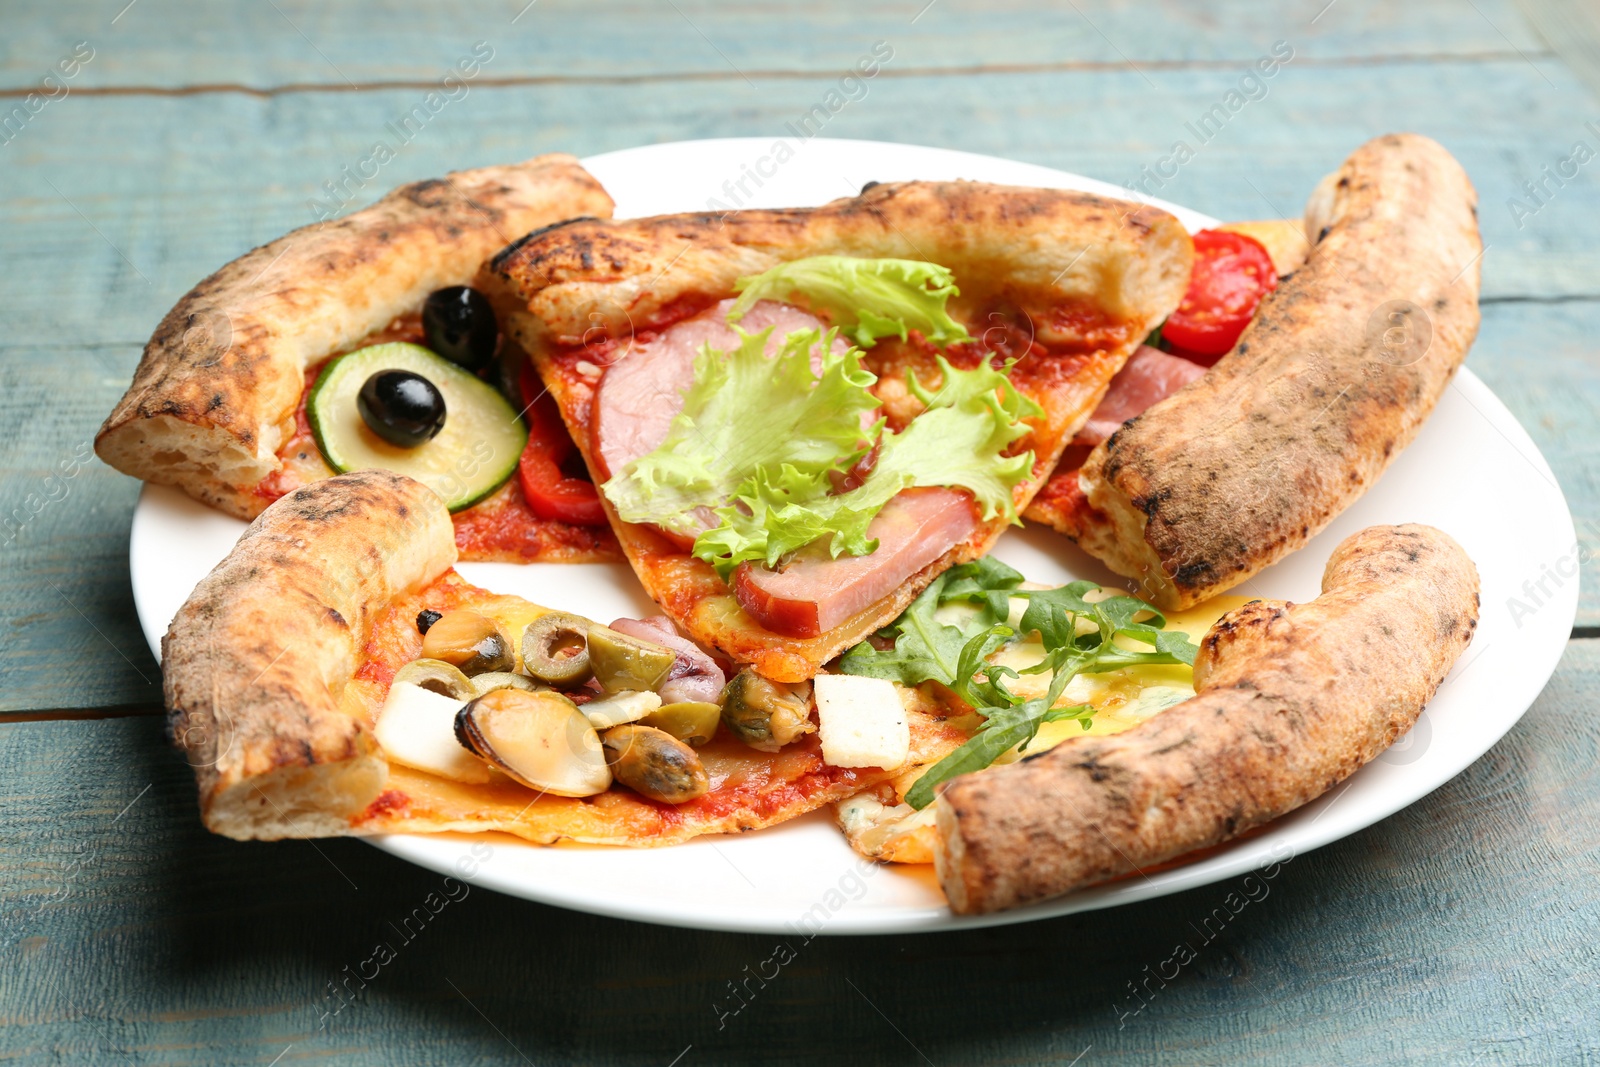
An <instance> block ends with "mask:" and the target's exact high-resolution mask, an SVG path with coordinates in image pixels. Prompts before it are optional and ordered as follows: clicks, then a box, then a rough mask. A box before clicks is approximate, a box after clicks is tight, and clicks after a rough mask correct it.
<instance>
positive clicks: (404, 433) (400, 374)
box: [356, 370, 445, 448]
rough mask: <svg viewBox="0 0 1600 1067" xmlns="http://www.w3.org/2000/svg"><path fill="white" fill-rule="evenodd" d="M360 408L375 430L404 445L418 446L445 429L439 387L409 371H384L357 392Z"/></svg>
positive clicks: (368, 423) (379, 434)
mask: <svg viewBox="0 0 1600 1067" xmlns="http://www.w3.org/2000/svg"><path fill="white" fill-rule="evenodd" d="M356 410H358V411H360V412H361V418H362V419H363V420H364V421H365V422H366V424H367V425H368V426H369V427H371V428H372V432H373V433H375V434H377V435H378V436H379V437H381V438H383V439H384V440H385V441H388V442H389V443H390V444H391V445H399V446H400V447H401V448H416V447H417V446H418V445H420V444H422V443H424V442H426V441H430V440H432V439H433V438H435V437H437V436H438V435H439V431H440V430H442V429H444V415H445V412H444V397H443V396H441V395H440V394H439V387H438V386H436V385H434V384H433V383H432V382H430V381H428V379H426V378H424V377H423V376H422V375H420V374H414V373H412V372H411V371H408V370H381V371H379V372H378V373H376V374H374V375H373V376H372V377H370V378H368V379H367V380H366V382H365V383H364V384H363V385H362V386H361V392H359V393H357V394H356Z"/></svg>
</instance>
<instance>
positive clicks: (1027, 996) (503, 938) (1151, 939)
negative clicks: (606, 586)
mask: <svg viewBox="0 0 1600 1067" xmlns="http://www.w3.org/2000/svg"><path fill="white" fill-rule="evenodd" d="M1597 697H1600V641H1578V642H1574V643H1573V645H1572V647H1571V648H1570V649H1569V650H1568V652H1567V655H1566V657H1565V659H1564V660H1563V662H1562V665H1561V667H1560V669H1559V671H1558V673H1557V674H1556V676H1555V679H1554V681H1553V682H1552V684H1551V686H1550V687H1549V688H1548V689H1547V690H1546V692H1545V693H1544V695H1543V696H1542V697H1541V698H1540V699H1539V701H1538V702H1537V704H1535V706H1534V707H1533V709H1532V710H1531V711H1530V712H1529V714H1528V716H1527V717H1526V719H1525V720H1524V721H1523V722H1522V723H1521V724H1520V725H1519V726H1517V727H1516V728H1515V729H1514V730H1513V731H1512V732H1511V734H1510V735H1508V737H1507V738H1506V739H1505V740H1503V741H1502V742H1501V743H1500V744H1499V745H1498V746H1496V747H1495V748H1494V749H1493V750H1492V751H1491V752H1490V753H1489V754H1488V755H1487V756H1486V757H1485V758H1483V759H1482V760H1480V761H1479V762H1478V763H1477V764H1475V765H1474V766H1473V767H1471V768H1470V769H1469V770H1467V771H1466V772H1464V773H1463V774H1461V775H1460V776H1459V777H1457V778H1456V779H1455V780H1453V781H1451V782H1450V783H1448V784H1447V785H1445V786H1444V787H1442V788H1441V789H1440V790H1438V791H1437V792H1436V793H1434V794H1432V795H1431V796H1429V797H1427V798H1425V799H1423V800H1422V801H1420V802H1418V803H1417V804H1416V805H1414V806H1412V807H1411V808H1409V809H1407V810H1405V811H1403V812H1401V813H1399V814H1397V815H1395V816H1393V817H1392V818H1390V819H1388V820H1386V821H1384V822H1382V823H1380V824H1378V825H1377V826H1375V827H1372V828H1370V829H1368V830H1366V831H1363V832H1361V833H1358V834H1356V835H1354V836H1352V837H1350V838H1348V839H1347V840H1345V841H1342V842H1339V843H1337V844H1335V845H1332V846H1329V847H1327V848H1324V849H1321V850H1319V851H1317V852H1314V853H1311V854H1309V855H1304V856H1300V857H1296V858H1294V859H1293V860H1291V861H1290V862H1288V863H1286V864H1284V865H1283V867H1282V868H1281V869H1280V870H1279V872H1278V873H1277V874H1276V876H1275V877H1273V878H1271V879H1265V880H1263V879H1261V878H1260V877H1259V876H1258V877H1257V879H1256V881H1254V882H1251V883H1247V882H1245V880H1244V879H1234V880H1232V881H1230V882H1227V883H1222V884H1218V885H1215V886H1212V887H1208V888H1203V889H1198V890H1194V891H1192V892H1189V893H1184V894H1181V895H1177V896H1172V897H1168V898H1165V899H1162V900H1157V901H1152V902H1149V903H1145V904H1139V905H1134V906H1130V907H1126V908H1121V909H1117V910H1114V911H1109V912H1099V913H1090V914H1087V915H1079V916H1072V917H1068V918H1064V919H1059V920H1052V921H1048V922H1041V923H1034V924H1030V925H1027V926H1019V927H1008V928H999V929H992V930H984V931H975V932H970V933H960V934H943V935H931V936H902V937H888V938H838V939H833V938H825V937H819V938H816V939H814V940H811V941H803V940H800V939H796V938H789V939H787V940H788V941H790V942H793V944H792V945H791V946H790V947H791V948H792V950H793V952H794V955H795V958H794V959H793V960H792V961H791V962H789V963H788V964H787V965H786V966H782V967H781V968H780V967H777V966H776V965H774V964H768V963H766V962H765V961H767V960H769V959H771V958H772V957H773V953H774V950H775V947H776V944H777V942H778V940H779V939H778V938H775V937H771V936H743V935H731V934H714V933H704V932H696V931H685V930H676V929H669V928H664V927H650V926H644V925H640V924H635V923H629V922H622V921H617V920H611V919H606V918H600V917H593V916H587V915H580V914H577V913H572V912H564V911H558V910H555V909H552V908H547V907H542V906H539V905H534V904H529V903H526V902H523V901H519V900H514V899H511V898H509V897H503V896H498V895H495V894H493V893H491V892H489V891H487V890H483V889H476V888H467V887H463V888H467V892H466V894H465V895H464V896H463V895H462V894H461V890H460V889H456V890H454V893H455V895H456V897H457V898H458V899H456V900H454V901H452V902H450V903H448V904H446V905H444V906H443V907H442V908H440V909H439V910H438V913H437V915H436V916H429V920H428V921H427V922H426V923H424V924H420V925H414V926H413V927H412V928H411V930H410V933H409V936H408V935H406V934H402V933H400V932H398V931H399V927H400V926H401V924H402V923H403V921H404V920H405V918H406V917H407V916H409V915H411V914H412V913H413V910H414V909H416V908H418V907H421V906H423V902H424V900H425V898H426V897H427V896H428V894H429V893H440V892H442V890H443V889H445V888H446V886H445V885H444V883H443V882H442V880H441V879H440V878H439V877H438V876H436V875H433V874H430V873H428V872H425V871H422V870H420V869H418V868H414V867H411V866H408V865H406V864H404V863H403V862H401V861H399V860H396V859H393V858H391V857H389V856H387V855H385V854H382V853H379V852H378V851H376V850H375V849H371V848H368V847H367V846H365V845H362V844H360V843H358V842H354V841H344V840H338V841H323V842H318V843H315V844H311V843H305V842H286V843H278V844H260V843H253V844H239V843H235V842H230V841H224V840H222V839H219V838H215V837H211V836H208V835H207V834H205V833H204V832H203V831H202V830H201V829H200V828H199V826H198V825H197V823H196V820H195V815H194V796H193V786H192V782H191V780H190V777H189V772H188V770H187V768H185V767H183V766H182V765H181V764H180V763H179V761H178V760H177V759H176V758H175V757H174V756H173V755H172V753H171V752H169V751H167V750H166V749H165V747H164V744H163V742H162V740H161V737H160V730H159V726H158V725H157V724H156V723H155V722H152V721H149V720H116V721H103V722H93V723H83V722H76V723H29V724H22V725H10V726H0V804H3V807H4V810H5V811H6V813H7V817H6V819H5V820H4V822H3V824H0V872H3V874H0V926H3V928H4V931H5V936H4V938H3V940H0V953H3V956H0V1004H3V1005H4V1008H3V1009H0V1015H3V1019H4V1022H5V1024H6V1025H5V1026H4V1028H3V1030H0V1055H4V1056H6V1057H7V1058H8V1061H9V1062H14V1063H17V1064H23V1065H27V1064H46V1063H59V1062H68V1063H100V1062H105V1063H120V1064H158V1063H159V1064H164V1065H167V1064H170V1065H182V1064H216V1063H224V1062H226V1063H239V1062H256V1063H263V1064H264V1063H268V1062H272V1061H273V1059H274V1057H278V1056H280V1055H281V1056H282V1059H281V1061H279V1062H282V1063H293V1062H297V1061H301V1060H309V1059H331V1058H337V1059H338V1060H339V1062H342V1063H352V1064H380V1063H381V1064H405V1063H425V1062H432V1063H436V1062H442V1061H446V1060H448V1061H449V1062H455V1063H467V1062H496V1063H498V1062H522V1061H523V1060H525V1061H526V1062H529V1063H540V1064H543V1063H567V1062H583V1063H595V1064H623V1063H628V1064H640V1063H654V1064H666V1063H670V1062H672V1061H673V1057H675V1056H679V1055H680V1054H684V1056H683V1059H682V1061H681V1063H683V1064H716V1063H738V1064H746V1063H753V1062H761V1063H774V1064H790V1063H796V1064H797V1063H816V1062H829V1063H869V1062H870V1063H887V1062H897V1063H898V1062H904V1063H922V1062H924V1060H923V1057H926V1061H927V1062H931V1063H936V1064H939V1065H940V1067H956V1065H961V1064H993V1063H1042V1062H1055V1063H1066V1062H1068V1061H1071V1060H1072V1059H1073V1057H1074V1056H1078V1055H1080V1053H1081V1054H1083V1058H1082V1062H1083V1063H1096V1062H1106V1061H1111V1060H1115V1061H1117V1062H1130V1063H1146V1062H1157V1061H1162V1062H1165V1061H1166V1060H1168V1059H1171V1058H1173V1057H1176V1058H1178V1059H1181V1060H1182V1061H1183V1062H1188V1063H1217V1064H1235V1063H1246V1062H1250V1063H1255V1062H1262V1063H1267V1062H1291V1063H1301V1062H1311V1061H1315V1062H1323V1063H1339V1064H1349V1065H1364V1064H1381V1065H1388V1064H1393V1063H1402V1062H1405V1063H1413V1062H1415V1063H1421V1062H1430V1063H1432V1062H1438V1063H1456V1064H1465V1063H1478V1064H1480V1065H1484V1064H1489V1065H1493V1064H1507V1063H1558V1062H1577V1061H1579V1060H1582V1059H1583V1058H1584V1057H1585V1056H1586V1055H1587V1054H1588V1053H1589V1052H1592V1050H1593V1049H1594V1048H1595V1047H1597V1045H1600V1017H1597V1016H1596V1015H1595V1013H1594V1011H1593V1006H1594V1004H1595V1002H1596V997H1597V995H1600V988H1597V986H1596V974H1597V973H1600V972H1597V965H1600V955H1597V951H1596V948H1595V932H1596V930H1597V929H1600V883H1597V881H1596V879H1595V878H1594V877H1593V874H1594V871H1595V860H1594V857H1595V855H1596V854H1597V852H1600V770H1597V767H1600V760H1597V759H1596V756H1597V753H1600V719H1597V718H1596V717H1595V716H1594V715H1593V714H1592V709H1593V707H1594V703H1595V700H1596V699H1597ZM1230 892H1232V893H1235V894H1239V896H1238V897H1236V898H1235V899H1236V900H1237V899H1240V897H1243V896H1244V895H1245V894H1246V893H1250V894H1252V896H1253V899H1251V900H1250V901H1249V902H1248V903H1247V904H1245V905H1244V906H1243V907H1242V908H1239V909H1238V910H1237V914H1236V915H1228V913H1227V912H1224V914H1225V915H1227V921H1226V922H1225V923H1221V924H1218V923H1217V922H1216V921H1215V916H1214V913H1215V910H1216V909H1218V908H1220V907H1224V901H1225V900H1226V899H1227V897H1228V895H1229V893H1230ZM1208 917H1210V918H1212V920H1213V922H1212V925H1210V926H1207V925H1206V924H1207V920H1208ZM391 924H393V925H391ZM1219 931H1220V932H1219ZM1185 943H1186V944H1188V945H1189V946H1190V950H1191V952H1193V953H1194V954H1195V958H1194V959H1193V960H1192V962H1189V963H1187V964H1184V965H1182V966H1180V967H1173V966H1171V965H1167V964H1166V963H1165V961H1168V960H1169V959H1172V958H1173V955H1174V951H1175V947H1176V946H1177V945H1179V944H1185ZM379 944H387V945H388V946H390V948H391V950H392V951H393V953H394V958H393V960H392V961H390V962H388V963H386V964H383V965H381V966H379V965H377V964H375V963H368V962H366V961H369V960H371V959H372V958H373V953H374V950H375V947H376V946H377V945H379ZM363 968H364V969H365V971H366V974H367V976H368V977H367V979H366V982H365V988H360V987H358V986H356V985H355V982H354V979H352V985H351V988H352V989H354V990H355V991H356V994H357V995H355V996H354V997H353V998H350V999H347V998H346V997H345V996H344V995H343V994H342V993H339V992H337V990H338V989H339V988H340V986H341V983H343V982H344V981H345V980H346V977H347V975H355V974H356V972H358V971H359V970H361V969H363ZM746 968H748V969H749V970H748V971H747V970H746ZM1147 968H1148V970H1147ZM347 969H348V970H347ZM758 971H765V973H766V975H767V980H766V984H765V987H764V988H763V987H762V985H761V984H759V979H753V980H750V985H749V987H748V988H749V989H750V991H751V992H752V993H753V994H754V995H753V996H750V997H749V998H748V1002H747V1006H746V1007H744V1008H743V1009H742V1010H740V1011H738V1012H733V1011H731V1010H730V1009H731V1007H732V1006H733V1004H734V1003H735V1002H734V1001H733V1000H732V997H731V993H730V983H731V984H734V985H737V984H739V983H741V982H744V981H746V980H747V979H749V976H750V975H754V974H756V973H757V972H758ZM1158 972H1164V973H1165V974H1166V976H1167V977H1166V979H1165V980H1164V981H1163V980H1162V979H1160V978H1159V977H1156V978H1151V977H1150V976H1151V975H1157V974H1158ZM1147 982H1148V983H1149V984H1148V985H1145V983H1147ZM330 984H331V988H330ZM1135 988H1138V989H1139V990H1140V993H1139V996H1138V998H1136V997H1135V995H1134V989H1135ZM1146 990H1147V991H1146ZM1141 998H1142V999H1141ZM334 1009H338V1010H337V1011H335V1010H334ZM325 1011H326V1012H328V1013H329V1014H328V1016H327V1018H326V1019H324V1015H323V1013H324V1012H325ZM824 1021H825V1022H824ZM324 1023H325V1024H326V1025H325V1026H324ZM690 1046H692V1051H689V1052H687V1054H685V1053H686V1050H687V1049H689V1048H690ZM1308 1050H1315V1051H1314V1052H1308Z"/></svg>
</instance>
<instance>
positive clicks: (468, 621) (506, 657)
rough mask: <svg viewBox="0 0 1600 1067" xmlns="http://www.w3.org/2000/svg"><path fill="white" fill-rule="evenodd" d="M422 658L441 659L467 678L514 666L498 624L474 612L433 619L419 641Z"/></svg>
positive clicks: (447, 614) (460, 612)
mask: <svg viewBox="0 0 1600 1067" xmlns="http://www.w3.org/2000/svg"><path fill="white" fill-rule="evenodd" d="M422 655H423V657H424V658H426V659H438V660H443V661H444V662H446V663H448V664H450V665H451V666H453V667H456V668H458V669H459V670H460V671H461V673H462V674H465V675H466V676H467V677H469V678H470V677H472V676H473V675H475V674H488V673H490V672H491V671H509V670H511V669H513V668H514V667H516V665H517V660H516V657H515V656H514V655H512V652H511V642H510V641H508V640H506V635H505V634H504V633H503V632H502V631H501V629H500V627H499V625H498V624H496V623H495V621H494V620H493V619H490V618H488V617H487V616H484V615H479V614H478V613H477V612H475V611H447V612H445V613H444V614H443V615H441V616H439V618H437V619H435V620H434V623H433V625H432V626H430V627H428V633H427V635H426V636H425V637H423V639H422Z"/></svg>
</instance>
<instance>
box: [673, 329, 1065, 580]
mask: <svg viewBox="0 0 1600 1067" xmlns="http://www.w3.org/2000/svg"><path fill="white" fill-rule="evenodd" d="M938 364H939V372H940V384H939V387H938V388H937V389H928V388H925V387H924V386H923V385H922V384H921V383H920V382H918V381H917V378H916V376H915V375H914V374H913V375H910V376H909V377H908V380H907V386H908V388H909V389H910V391H911V392H912V394H913V395H914V396H916V398H917V399H918V400H920V401H921V402H922V403H923V404H924V405H925V410H924V411H923V412H922V413H921V414H919V415H918V416H917V417H916V418H914V419H912V420H911V422H910V424H908V425H907V426H906V428H905V430H904V431H903V432H901V433H898V434H895V433H890V432H889V431H888V430H883V431H882V439H881V441H880V442H879V453H878V460H877V464H876V466H874V467H873V469H872V473H871V474H869V475H868V476H867V478H866V480H865V481H863V482H862V484H861V485H860V486H858V487H856V488H855V489H852V490H850V491H849V492H845V493H832V492H831V488H832V486H831V483H830V481H829V480H828V478H827V476H826V472H823V471H808V470H803V469H800V468H798V467H797V466H795V465H793V464H785V465H781V466H778V467H775V468H774V467H769V466H758V467H757V468H756V469H755V470H754V471H753V472H752V473H751V476H750V477H749V478H748V479H747V480H746V481H745V482H743V483H742V484H741V485H740V486H739V487H738V489H737V490H736V491H735V492H734V493H733V494H732V497H731V499H730V501H729V503H728V504H727V505H725V506H723V507H720V508H718V509H716V516H717V518H718V520H719V525H718V526H717V528H716V529H714V530H710V531H708V532H706V533H704V534H702V535H701V536H700V537H699V538H698V539H697V540H696V541H695V546H694V554H695V555H696V556H697V557H699V558H700V559H703V560H705V561H706V562H708V563H710V564H711V565H712V566H714V567H715V568H716V569H717V572H718V573H719V574H721V575H722V576H723V577H724V578H726V577H727V576H728V574H729V573H731V572H732V570H733V568H735V567H737V566H738V565H739V564H740V563H743V562H745V561H747V560H760V561H762V562H764V563H766V564H767V565H768V566H772V565H773V564H776V563H777V562H778V560H780V559H782V558H783V557H784V556H785V555H787V554H788V553H790V552H793V551H796V550H798V549H800V548H802V547H804V546H806V545H808V544H811V543H812V542H813V541H818V540H822V539H824V538H826V540H827V545H826V547H827V550H828V552H829V553H830V554H831V555H832V556H833V557H834V558H837V557H839V556H840V555H842V554H845V553H848V554H850V555H856V556H859V555H865V554H867V553H869V552H871V551H872V550H873V549H874V548H876V547H877V543H876V542H875V541H873V540H872V539H871V538H870V537H868V536H867V528H868V526H869V525H870V524H871V522H872V520H873V519H874V518H875V517H876V516H877V514H878V512H879V511H880V510H882V508H883V506H884V505H885V504H887V503H888V502H889V501H890V500H891V499H893V498H894V496H895V494H897V493H899V492H900V491H901V490H904V489H911V488H915V487H924V486H947V487H951V488H958V489H965V490H967V491H968V492H970V493H971V494H972V495H973V498H974V499H975V500H976V501H977V503H978V507H979V510H980V514H981V515H982V517H983V519H984V521H989V520H991V519H993V518H995V516H997V515H998V516H1002V517H1003V518H1004V519H1005V521H1007V522H1016V521H1018V520H1017V510H1016V505H1015V502H1014V500H1013V498H1012V489H1013V487H1015V486H1016V485H1017V483H1018V482H1020V481H1022V480H1023V479H1024V478H1026V477H1027V475H1028V472H1029V471H1030V470H1032V468H1033V453H1032V452H1031V451H1029V452H1024V453H1022V454H1021V455H1016V456H1008V455H1006V454H1005V452H1006V449H1007V448H1009V447H1010V445H1011V444H1012V442H1014V441H1016V440H1017V439H1018V438H1019V437H1021V436H1023V435H1024V434H1026V433H1027V432H1028V427H1027V426H1026V425H1025V424H1024V423H1023V422H1022V421H1021V420H1022V419H1024V418H1027V417H1029V416H1034V415H1038V414H1040V413H1041V412H1040V408H1039V406H1038V405H1037V404H1035V403H1034V402H1033V401H1031V400H1029V399H1028V398H1027V397H1024V396H1023V395H1022V394H1020V393H1018V392H1017V390H1016V387H1015V386H1013V385H1012V384H1011V380H1010V379H1009V378H1008V377H1007V376H1006V372H1005V371H1004V370H1000V369H996V368H995V367H993V366H990V365H989V364H987V363H980V364H979V365H978V366H976V367H974V368H973V369H971V370H959V369H957V368H955V367H952V366H951V365H950V363H949V362H948V361H946V360H945V358H944V357H943V356H940V357H938Z"/></svg>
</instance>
